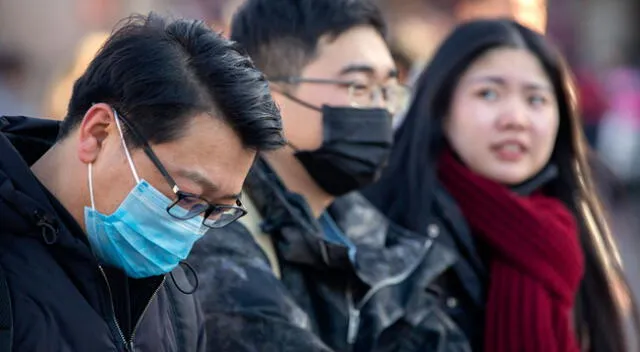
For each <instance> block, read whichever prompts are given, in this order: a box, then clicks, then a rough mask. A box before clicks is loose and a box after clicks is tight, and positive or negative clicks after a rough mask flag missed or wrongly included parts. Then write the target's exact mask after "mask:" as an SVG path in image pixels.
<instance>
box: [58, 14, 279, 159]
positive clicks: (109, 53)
mask: <svg viewBox="0 0 640 352" xmlns="http://www.w3.org/2000/svg"><path fill="white" fill-rule="evenodd" d="M94 103H107V104H109V105H111V106H112V107H113V108H114V109H116V111H117V112H118V113H119V114H122V115H124V116H126V117H127V118H128V119H129V121H131V122H132V124H133V125H135V127H136V128H137V129H138V130H139V132H140V134H142V135H143V137H145V138H146V139H147V140H148V141H149V142H150V143H155V144H159V143H166V142H170V141H173V140H176V139H178V138H180V137H181V136H182V134H183V133H184V131H185V130H186V126H187V125H188V122H189V121H190V119H191V118H193V117H195V116H196V115H199V114H202V113H207V114H210V115H211V116H212V118H220V119H222V120H223V121H225V122H226V123H227V124H228V125H229V126H231V127H232V128H233V129H234V130H235V131H236V132H237V133H238V135H239V136H240V138H241V140H242V143H243V145H244V146H245V147H246V148H251V149H256V150H272V149H276V148H278V147H280V146H282V145H284V137H283V134H282V121H281V119H280V112H279V110H278V108H277V106H276V104H275V102H274V101H273V99H272V97H271V94H270V91H269V86H268V82H267V80H266V79H265V77H264V75H263V74H262V73H261V72H260V71H259V70H257V69H256V68H255V67H254V65H253V63H252V61H251V59H250V58H249V57H248V56H247V55H246V52H245V51H244V50H243V49H241V47H240V46H239V45H238V44H237V43H234V42H232V41H230V40H227V39H225V38H223V37H222V36H220V35H219V34H216V33H215V32H214V31H212V30H211V29H210V28H209V27H207V26H206V24H204V23H203V22H201V21H195V20H182V19H179V20H168V19H165V18H162V17H160V16H158V15H156V14H153V13H151V14H149V15H148V16H142V15H133V16H131V17H129V18H127V19H125V20H123V21H122V22H121V24H120V25H119V26H118V27H117V28H116V30H115V31H114V32H113V33H112V35H111V36H110V37H109V39H108V40H107V41H106V43H105V44H104V46H103V47H102V48H101V49H100V51H99V52H98V53H97V55H96V57H95V58H94V59H93V61H92V62H91V63H90V64H89V67H88V68H87V70H86V71H85V73H84V74H83V75H82V76H81V77H80V78H79V79H78V80H77V81H76V82H75V85H74V87H73V94H72V96H71V100H70V102H69V107H68V113H67V116H66V118H65V119H64V121H63V123H62V126H61V131H60V136H59V138H64V137H65V136H67V135H68V134H69V132H70V131H72V130H73V129H74V128H75V127H76V126H78V125H79V124H80V122H81V121H82V119H83V117H84V114H85V113H86V111H87V110H88V109H89V108H90V107H91V105H92V104H94ZM126 139H127V142H129V143H130V145H131V146H132V147H140V144H141V143H140V141H139V140H137V139H136V138H131V136H130V135H129V134H127V136H126Z"/></svg>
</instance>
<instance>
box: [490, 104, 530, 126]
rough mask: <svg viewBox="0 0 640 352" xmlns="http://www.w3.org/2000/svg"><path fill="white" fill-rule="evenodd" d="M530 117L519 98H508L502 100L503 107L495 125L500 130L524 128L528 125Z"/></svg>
mask: <svg viewBox="0 0 640 352" xmlns="http://www.w3.org/2000/svg"><path fill="white" fill-rule="evenodd" d="M530 123H531V119H530V116H529V113H528V111H527V107H526V105H525V104H524V103H523V102H521V101H520V99H516V98H513V99H509V100H508V101H505V102H504V107H503V108H502V109H501V111H500V115H499V116H498V120H497V126H498V128H499V129H501V130H505V129H506V130H508V129H514V130H525V129H527V128H528V127H529V125H530Z"/></svg>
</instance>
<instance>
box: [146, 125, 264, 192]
mask: <svg viewBox="0 0 640 352" xmlns="http://www.w3.org/2000/svg"><path fill="white" fill-rule="evenodd" d="M154 150H156V151H157V152H158V154H159V157H160V158H161V161H162V162H163V163H164V164H166V167H167V169H169V172H170V173H172V175H176V176H177V178H178V179H180V178H181V177H180V174H185V173H187V174H189V173H197V174H200V175H201V176H203V178H205V179H207V180H209V181H210V182H212V183H214V184H215V185H216V186H217V187H218V188H219V189H220V192H221V193H222V192H227V193H237V192H239V191H240V189H241V188H242V183H243V182H244V178H245V177H246V174H247V172H248V170H249V168H250V166H251V163H252V162H253V159H254V157H255V154H256V152H255V151H254V150H251V149H247V148H245V147H244V146H243V144H242V140H241V139H240V136H238V134H237V133H236V131H235V130H233V128H231V126H229V125H228V124H227V123H225V122H223V121H222V120H221V119H219V118H217V117H211V116H209V115H207V114H201V115H198V116H196V117H194V118H192V119H191V120H190V121H189V122H188V125H187V126H185V133H184V135H183V136H182V137H181V138H179V139H178V140H176V141H172V142H169V143H163V144H159V145H155V146H154ZM178 171H179V172H178ZM178 179H176V182H178V183H180V181H179V180H178ZM182 181H183V182H184V181H187V182H188V181H189V180H185V179H182Z"/></svg>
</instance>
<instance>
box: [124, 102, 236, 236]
mask: <svg viewBox="0 0 640 352" xmlns="http://www.w3.org/2000/svg"><path fill="white" fill-rule="evenodd" d="M115 118H117V119H119V120H120V121H122V122H123V123H124V125H125V126H126V128H127V130H128V131H129V132H131V134H132V135H133V137H134V138H136V139H137V140H138V141H139V142H140V143H142V150H144V153H145V154H146V155H147V157H149V159H150V160H151V162H152V163H153V165H154V166H155V167H156V169H158V171H160V174H162V176H163V177H164V179H165V180H166V181H167V183H169V186H170V187H171V191H172V192H173V193H174V194H175V195H176V199H175V200H174V201H173V202H172V203H171V204H169V206H167V209H166V210H167V213H168V214H169V215H171V216H172V217H174V218H175V219H178V220H189V219H192V218H195V217H196V216H198V215H200V214H204V215H203V219H202V225H203V226H206V227H208V228H211V229H215V228H222V227H224V226H227V225H229V224H231V223H233V222H234V221H236V220H238V219H240V218H241V217H243V216H245V215H247V209H246V208H245V207H244V206H243V205H242V202H241V201H240V199H236V205H226V204H211V203H210V202H209V201H208V200H206V199H204V198H202V197H200V196H199V195H196V194H193V193H189V192H184V191H182V190H180V187H178V184H177V183H176V181H175V180H174V179H173V177H171V175H170V174H169V172H168V171H167V169H166V168H165V167H164V165H162V162H161V161H160V159H158V156H157V155H156V154H155V153H154V152H153V149H152V148H151V145H149V142H147V139H146V138H144V137H143V136H142V134H141V133H140V132H139V131H138V130H137V129H136V128H135V126H134V125H133V124H132V123H131V122H130V121H129V120H128V119H127V118H126V117H124V116H123V115H122V114H121V113H118V116H116V117H115ZM185 199H198V200H200V201H202V202H204V203H206V204H207V208H206V209H204V210H202V211H200V212H197V213H194V214H189V216H185V217H180V216H177V215H175V214H173V213H172V212H171V209H173V208H174V207H175V206H179V205H178V204H179V203H180V202H181V201H183V200H185ZM231 209H233V210H235V211H237V212H238V215H237V216H236V217H235V218H232V219H231V220H229V221H228V222H226V223H224V224H220V225H211V224H208V223H207V218H208V217H209V216H210V215H211V214H213V212H214V211H215V212H219V211H224V210H231ZM214 224H215V223H214Z"/></svg>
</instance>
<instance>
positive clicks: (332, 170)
mask: <svg viewBox="0 0 640 352" xmlns="http://www.w3.org/2000/svg"><path fill="white" fill-rule="evenodd" d="M384 35H385V27H384V23H383V20H382V15H381V13H380V11H379V9H378V8H377V7H376V6H375V5H374V3H373V2H372V1H370V0H248V1H247V2H246V3H245V4H244V5H243V6H242V7H241V8H240V9H239V11H238V12H237V13H236V15H235V17H234V19H233V22H232V25H231V38H232V39H233V40H236V41H238V42H239V43H240V44H242V45H243V46H244V47H245V48H246V49H247V51H248V52H249V55H250V56H251V57H252V59H253V60H254V62H255V63H256V66H257V67H258V68H260V69H261V70H263V71H264V72H265V74H266V75H267V77H269V79H270V82H271V88H272V92H273V96H274V98H275V99H276V101H277V103H278V104H279V106H280V108H281V113H282V117H283V122H284V130H285V137H286V138H287V140H288V145H289V147H288V148H283V150H281V151H274V152H269V153H264V154H262V157H261V158H259V159H258V161H257V163H256V165H255V166H254V167H253V169H252V171H251V172H250V175H249V177H248V178H247V182H246V183H245V189H244V191H245V197H244V198H243V203H244V204H245V205H246V206H247V209H248V211H249V214H248V215H247V216H246V217H245V221H242V223H241V224H236V225H231V226H230V227H228V228H225V229H224V230H223V231H211V232H210V233H209V234H207V236H205V238H204V239H203V240H202V241H200V242H199V243H198V244H196V246H195V248H194V250H193V252H192V255H191V257H190V258H189V260H188V261H189V263H190V264H191V265H193V266H194V267H195V268H196V271H197V272H198V273H199V279H200V287H199V289H198V291H197V292H196V294H197V295H199V298H200V299H201V301H202V302H203V308H204V310H205V315H206V320H207V334H208V336H207V340H208V345H209V349H210V350H212V351H234V352H236V351H330V350H340V351H343V350H347V349H353V350H358V351H371V350H372V348H373V346H374V345H379V344H380V341H381V339H382V338H383V336H382V335H383V332H387V331H391V330H390V329H389V328H390V326H389V324H387V323H385V322H383V320H384V319H385V317H384V315H385V314H392V315H393V314H395V313H394V312H392V311H391V310H389V308H391V306H393V304H395V303H392V305H388V304H387V303H388V302H390V299H389V297H383V296H382V295H380V294H378V293H383V294H384V292H383V291H384V290H381V289H383V288H387V287H388V286H389V285H391V284H393V282H395V281H397V280H398V279H401V277H402V275H404V274H405V273H406V270H408V269H409V265H405V262H407V260H405V258H403V257H402V256H399V255H398V254H400V253H403V254H408V257H411V253H408V252H400V251H396V252H394V249H393V248H387V244H386V243H387V241H386V240H385V238H388V237H398V236H399V235H398V234H397V233H393V231H388V229H389V227H390V226H389V224H388V223H387V222H386V220H385V219H384V217H383V216H381V215H380V214H379V213H378V212H377V211H376V210H375V208H373V206H371V205H370V204H369V203H368V202H367V201H366V200H365V199H364V198H363V197H362V196H360V195H359V194H358V193H354V192H353V191H355V190H358V189H360V188H362V187H364V186H366V185H369V184H371V183H372V182H374V181H375V180H376V179H377V177H378V175H379V174H380V172H381V170H382V169H383V168H384V167H385V164H386V161H387V157H388V155H389V153H390V149H391V144H392V138H393V132H392V119H391V116H392V114H393V113H394V112H396V111H398V110H399V109H402V107H403V103H404V101H405V98H406V97H407V92H406V91H405V89H404V88H403V87H402V86H400V85H399V84H398V82H397V78H396V75H397V74H396V69H395V66H394V62H393V59H392V57H391V54H390V52H389V49H388V47H387V45H386V42H385V40H384ZM337 197H340V199H339V200H338V201H335V200H336V198H337ZM334 201H335V202H334ZM332 203H333V205H332ZM330 205H331V206H330ZM390 233H391V234H390ZM414 247H417V248H419V247H420V245H418V246H414ZM389 260H391V262H390V261H389ZM356 277H357V278H358V279H356ZM366 292H370V293H369V294H366ZM365 306H366V308H365ZM391 309H393V308H391ZM376 312H377V313H376ZM360 315H362V317H363V318H362V324H360V322H359V320H360V318H359V316H360ZM369 315H371V316H369ZM369 325H372V326H375V328H372V327H371V326H369Z"/></svg>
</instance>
